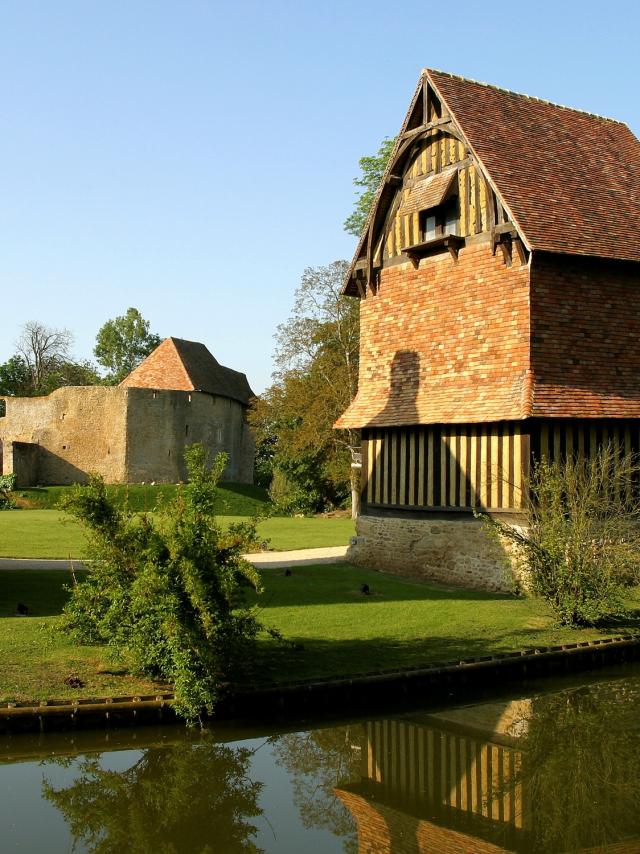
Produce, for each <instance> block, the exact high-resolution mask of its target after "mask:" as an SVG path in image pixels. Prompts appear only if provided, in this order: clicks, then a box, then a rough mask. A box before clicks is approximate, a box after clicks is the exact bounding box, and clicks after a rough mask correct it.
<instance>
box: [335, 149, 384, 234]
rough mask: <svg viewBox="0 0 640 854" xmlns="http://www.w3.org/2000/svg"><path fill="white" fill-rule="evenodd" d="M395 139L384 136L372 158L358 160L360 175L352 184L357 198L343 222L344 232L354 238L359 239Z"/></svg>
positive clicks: (366, 157)
mask: <svg viewBox="0 0 640 854" xmlns="http://www.w3.org/2000/svg"><path fill="white" fill-rule="evenodd" d="M395 142H396V141H395V139H389V137H388V136H386V137H385V138H384V139H383V140H382V143H381V145H380V148H379V149H378V151H377V153H376V154H374V155H373V156H365V157H361V158H360V160H359V165H360V175H359V176H358V177H357V178H354V179H353V183H354V184H355V186H356V187H358V188H359V189H358V190H357V198H356V200H355V202H354V205H353V211H352V212H351V214H349V216H348V217H347V218H346V220H345V221H344V230H345V231H346V232H348V233H349V234H353V235H354V236H355V237H360V235H361V234H362V230H363V229H364V227H365V225H366V222H367V218H368V216H369V211H370V210H371V205H372V204H373V200H374V198H375V195H376V190H377V189H378V186H379V184H380V181H381V180H382V176H383V174H384V170H385V169H386V168H387V163H388V161H389V157H390V156H391V152H392V151H393V146H394V145H395Z"/></svg>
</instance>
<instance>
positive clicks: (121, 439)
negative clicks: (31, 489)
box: [0, 386, 126, 486]
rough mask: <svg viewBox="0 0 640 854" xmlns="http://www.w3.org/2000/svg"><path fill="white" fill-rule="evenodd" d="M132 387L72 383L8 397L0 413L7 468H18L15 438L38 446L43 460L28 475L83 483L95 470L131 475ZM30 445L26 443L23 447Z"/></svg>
mask: <svg viewBox="0 0 640 854" xmlns="http://www.w3.org/2000/svg"><path fill="white" fill-rule="evenodd" d="M125 413H126V390H125V389H119V388H105V387H103V386H68V387H65V388H59V389H56V391H54V392H52V393H51V394H50V395H48V396H47V397H31V398H29V397H20V398H6V415H5V416H4V418H0V441H2V443H3V447H4V448H5V459H4V462H3V469H4V473H5V474H8V473H9V469H10V467H11V470H12V471H13V465H14V460H13V456H15V450H14V453H13V454H8V453H7V449H8V448H9V446H10V445H11V444H12V443H25V444H30V445H33V446H36V447H37V462H36V464H35V465H34V464H31V465H30V466H29V474H28V475H27V472H26V470H25V468H24V467H21V468H20V469H19V470H18V471H16V474H17V475H18V476H19V485H21V486H28V485H29V484H28V483H24V482H22V483H20V480H21V479H22V480H23V481H24V479H25V477H31V478H33V481H32V482H33V483H38V484H45V485H46V484H65V483H83V482H85V481H86V479H87V474H88V473H89V472H92V471H94V472H97V473H99V474H101V475H102V476H103V477H104V478H105V480H107V481H109V482H111V483H119V482H122V481H124V480H125V441H126V436H125V425H126V415H125ZM22 450H23V451H24V449H22Z"/></svg>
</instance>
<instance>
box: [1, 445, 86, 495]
mask: <svg viewBox="0 0 640 854" xmlns="http://www.w3.org/2000/svg"><path fill="white" fill-rule="evenodd" d="M7 451H8V449H7V448H6V447H5V465H6V462H7V461H6V456H7ZM11 454H12V457H13V461H12V466H13V473H14V474H15V475H16V484H17V486H18V487H28V486H39V485H44V486H51V485H66V484H71V483H86V482H87V480H88V474H87V472H85V471H83V470H82V469H79V468H78V467H77V466H74V465H73V463H70V462H69V461H68V460H65V459H63V457H60V456H58V454H54V453H53V452H52V451H50V450H48V449H47V448H43V447H42V445H37V444H34V443H30V442H13V443H12V446H11Z"/></svg>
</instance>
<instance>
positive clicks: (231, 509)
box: [12, 483, 271, 516]
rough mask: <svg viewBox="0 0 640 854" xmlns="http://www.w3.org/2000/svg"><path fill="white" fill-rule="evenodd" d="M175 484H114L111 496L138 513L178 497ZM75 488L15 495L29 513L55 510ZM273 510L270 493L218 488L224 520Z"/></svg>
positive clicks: (236, 487) (21, 491) (246, 486)
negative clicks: (61, 500)
mask: <svg viewBox="0 0 640 854" xmlns="http://www.w3.org/2000/svg"><path fill="white" fill-rule="evenodd" d="M177 488H178V487H177V485H176V484H175V483H157V484H155V485H153V486H152V485H151V484H150V483H130V484H111V485H109V486H107V494H108V495H110V496H114V497H115V498H116V499H117V500H118V501H119V502H121V503H123V504H124V503H125V502H126V503H127V504H128V506H129V508H130V509H131V510H133V511H135V512H143V511H145V510H153V509H154V508H155V507H156V506H157V505H158V504H159V503H161V502H163V501H169V500H170V499H171V498H173V496H174V495H175V493H176V489H177ZM72 489H73V487H72V486H33V487H28V488H25V489H19V490H17V491H16V492H14V493H12V495H13V498H14V499H15V500H16V501H17V503H18V504H19V505H20V506H22V507H24V508H25V509H28V510H55V509H56V507H57V505H58V502H59V501H60V499H61V498H62V497H63V496H64V495H65V494H66V493H68V492H70V491H71V490H72ZM270 507H271V502H270V501H269V496H268V494H267V491H266V489H262V487H260V486H252V485H251V484H248V483H221V484H219V486H218V502H217V506H216V512H217V513H218V515H220V516H252V515H254V514H256V513H266V512H268V510H269V508H270Z"/></svg>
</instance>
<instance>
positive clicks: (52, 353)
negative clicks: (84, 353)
mask: <svg viewBox="0 0 640 854" xmlns="http://www.w3.org/2000/svg"><path fill="white" fill-rule="evenodd" d="M72 344H73V335H72V334H71V332H69V330H68V329H54V328H52V327H50V326H45V325H44V324H43V323H40V322H39V321H37V320H30V321H29V322H28V323H25V324H24V326H23V327H22V333H21V335H20V338H19V339H18V340H17V341H16V350H17V358H18V359H20V360H22V362H23V363H24V364H25V365H26V366H27V370H28V372H29V392H30V394H32V395H37V394H47V393H48V391H51V390H52V388H51V385H52V380H53V377H54V376H55V375H56V373H58V372H59V371H60V369H61V367H62V366H63V365H67V364H69V363H71V362H72V361H73V360H72V359H71V345H72Z"/></svg>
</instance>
